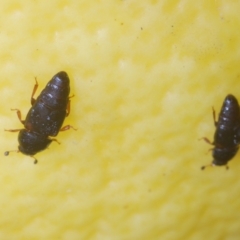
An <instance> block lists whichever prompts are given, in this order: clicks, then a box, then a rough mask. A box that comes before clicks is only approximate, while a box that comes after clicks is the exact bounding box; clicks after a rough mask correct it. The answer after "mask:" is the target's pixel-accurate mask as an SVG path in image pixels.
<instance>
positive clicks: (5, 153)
mask: <svg viewBox="0 0 240 240" xmlns="http://www.w3.org/2000/svg"><path fill="white" fill-rule="evenodd" d="M10 152H17V153H18V152H19V150H11V151H6V152H4V155H5V156H8V155H9V153H10Z"/></svg>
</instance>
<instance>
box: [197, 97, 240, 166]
mask: <svg viewBox="0 0 240 240" xmlns="http://www.w3.org/2000/svg"><path fill="white" fill-rule="evenodd" d="M213 120H214V125H215V127H216V131H215V134H214V141H213V142H210V141H209V140H208V139H207V138H203V139H204V140H205V141H206V142H207V143H209V144H212V145H213V146H214V148H213V149H212V156H213V161H212V163H211V164H210V166H223V165H226V169H228V166H227V163H228V161H230V160H231V159H232V158H233V157H234V156H235V155H236V153H237V152H238V148H239V142H240V107H239V104H238V101H237V99H236V98H235V97H234V96H233V95H232V94H228V95H227V96H226V98H225V100H224V102H223V105H222V108H221V111H220V113H219V117H218V121H216V116H215V110H214V108H213ZM207 166H209V165H207ZM205 167H206V166H202V167H201V169H202V170H204V169H205Z"/></svg>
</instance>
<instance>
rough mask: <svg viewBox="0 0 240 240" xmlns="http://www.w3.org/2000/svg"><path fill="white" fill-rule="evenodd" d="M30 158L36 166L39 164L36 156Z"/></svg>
mask: <svg viewBox="0 0 240 240" xmlns="http://www.w3.org/2000/svg"><path fill="white" fill-rule="evenodd" d="M30 157H31V158H33V159H34V162H33V163H34V164H37V163H38V160H37V159H36V158H35V157H34V156H32V155H31V156H30Z"/></svg>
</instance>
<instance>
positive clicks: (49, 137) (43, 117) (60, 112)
mask: <svg viewBox="0 0 240 240" xmlns="http://www.w3.org/2000/svg"><path fill="white" fill-rule="evenodd" d="M35 81H36V83H35V85H34V88H33V91H32V95H31V105H32V107H31V108H30V110H29V111H28V113H27V116H26V119H25V120H22V117H21V112H20V110H18V109H11V110H12V111H16V112H17V116H18V118H19V120H20V122H21V123H22V124H23V125H24V128H23V129H10V130H5V131H10V132H19V134H18V142H19V146H18V150H17V152H21V153H23V154H25V155H29V156H31V157H33V158H34V155H35V154H36V153H38V152H40V151H42V150H44V149H46V148H47V147H48V146H49V145H50V144H51V142H52V141H56V142H58V141H57V139H55V138H53V137H55V136H57V134H58V133H59V131H65V130H68V129H70V128H73V127H72V126H71V125H66V126H64V127H62V125H63V121H64V119H65V117H67V116H68V115H69V113H70V100H69V99H70V97H69V93H70V80H69V77H68V75H67V73H66V72H64V71H61V72H58V73H57V74H56V75H54V76H53V77H52V79H51V80H50V81H49V82H48V84H47V85H46V87H45V88H44V89H43V90H42V92H41V93H40V95H39V96H38V98H37V99H34V94H35V93H36V91H37V88H38V82H37V79H36V78H35ZM73 129H74V130H76V129H75V128H73ZM9 152H10V151H6V152H5V153H4V154H5V155H6V156H7V155H9ZM34 159H35V161H34V163H35V164H36V163H37V159H36V158H34Z"/></svg>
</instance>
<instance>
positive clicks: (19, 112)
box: [11, 108, 25, 125]
mask: <svg viewBox="0 0 240 240" xmlns="http://www.w3.org/2000/svg"><path fill="white" fill-rule="evenodd" d="M11 111H17V116H18V119H19V121H20V122H21V123H22V124H23V125H24V122H25V121H24V120H22V114H21V111H20V110H19V109H17V108H14V109H11Z"/></svg>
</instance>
